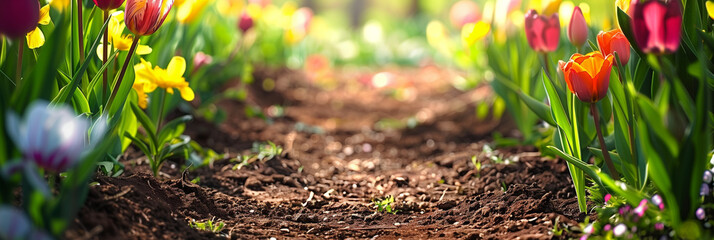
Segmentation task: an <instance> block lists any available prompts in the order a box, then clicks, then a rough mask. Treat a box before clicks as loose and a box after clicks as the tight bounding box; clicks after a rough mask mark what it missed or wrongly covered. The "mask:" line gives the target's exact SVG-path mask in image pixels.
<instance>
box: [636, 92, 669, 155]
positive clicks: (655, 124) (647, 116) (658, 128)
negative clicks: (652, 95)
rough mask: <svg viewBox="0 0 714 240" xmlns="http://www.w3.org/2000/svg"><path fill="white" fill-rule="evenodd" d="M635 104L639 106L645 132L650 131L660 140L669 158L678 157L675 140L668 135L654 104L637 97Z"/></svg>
mask: <svg viewBox="0 0 714 240" xmlns="http://www.w3.org/2000/svg"><path fill="white" fill-rule="evenodd" d="M637 103H638V105H639V109H640V114H641V117H642V119H643V120H645V123H646V126H648V128H647V130H649V131H652V132H653V133H654V134H655V135H656V137H657V138H658V139H660V140H661V141H662V142H663V143H664V144H665V146H663V147H666V148H667V150H668V152H669V154H670V155H671V156H677V155H679V148H678V144H677V140H676V139H675V138H674V136H672V134H671V133H669V131H668V128H667V126H666V125H665V124H664V122H663V120H662V116H661V115H660V114H659V112H658V111H657V108H656V107H655V106H654V104H653V103H652V102H651V101H650V100H649V99H646V98H643V97H638V98H637Z"/></svg>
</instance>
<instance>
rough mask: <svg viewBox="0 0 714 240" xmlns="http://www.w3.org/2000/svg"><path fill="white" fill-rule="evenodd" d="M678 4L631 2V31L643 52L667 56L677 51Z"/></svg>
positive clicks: (652, 0) (651, 0) (657, 0)
mask: <svg viewBox="0 0 714 240" xmlns="http://www.w3.org/2000/svg"><path fill="white" fill-rule="evenodd" d="M680 4H681V3H680V2H679V0H669V1H665V0H649V1H647V2H640V1H637V0H635V1H633V2H632V4H631V6H630V11H632V30H633V31H634V33H635V41H636V42H637V45H638V47H639V48H640V49H642V51H643V52H645V53H654V54H669V53H673V52H676V51H677V48H679V38H680V36H681V32H682V6H681V5H680Z"/></svg>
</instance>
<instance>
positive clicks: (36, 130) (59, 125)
mask: <svg viewBox="0 0 714 240" xmlns="http://www.w3.org/2000/svg"><path fill="white" fill-rule="evenodd" d="M101 122H104V121H101ZM97 124H98V125H97V126H96V127H95V130H97V131H96V133H95V132H93V133H92V140H93V141H95V140H99V139H101V137H100V135H101V134H103V131H104V130H103V129H104V128H105V127H103V125H104V123H97ZM6 126H7V132H8V135H9V136H10V138H12V140H13V141H14V143H15V145H16V146H17V147H18V148H19V149H20V151H21V152H22V154H23V158H24V159H25V160H26V161H32V162H34V163H35V164H37V165H38V166H40V167H42V168H44V169H47V170H50V171H53V172H64V171H66V170H67V169H68V168H70V167H72V166H74V165H76V164H77V162H79V160H80V159H81V158H82V154H83V153H84V152H85V149H91V146H88V145H87V144H86V142H87V141H86V140H87V137H88V136H87V131H88V129H89V127H90V122H89V120H87V119H86V118H84V117H77V116H76V115H75V114H74V111H72V109H70V108H69V107H66V106H60V107H55V106H49V104H48V103H47V102H45V101H36V102H34V103H33V104H31V105H30V107H29V108H28V110H27V113H26V114H25V117H24V118H23V119H22V121H20V118H19V117H18V116H17V114H15V113H12V112H10V113H8V119H7V122H6Z"/></svg>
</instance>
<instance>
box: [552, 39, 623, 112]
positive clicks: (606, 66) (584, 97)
mask: <svg viewBox="0 0 714 240" xmlns="http://www.w3.org/2000/svg"><path fill="white" fill-rule="evenodd" d="M613 59H614V57H613V56H612V55H607V56H603V55H602V53H600V52H598V51H595V52H591V53H588V54H587V55H582V54H578V53H576V54H573V56H572V57H570V61H568V62H567V63H565V64H561V65H560V66H561V70H562V71H563V75H564V76H565V82H566V83H567V84H568V89H570V92H572V93H574V94H575V95H576V96H577V97H578V98H579V99H580V101H583V102H588V103H596V102H598V101H600V99H602V98H604V97H605V96H606V95H607V88H608V87H609V85H610V72H611V71H612V63H613Z"/></svg>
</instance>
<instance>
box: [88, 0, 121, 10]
mask: <svg viewBox="0 0 714 240" xmlns="http://www.w3.org/2000/svg"><path fill="white" fill-rule="evenodd" d="M94 4H95V5H97V7H98V8H99V9H102V10H104V11H109V10H113V9H117V8H119V7H121V5H122V4H124V0H94Z"/></svg>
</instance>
